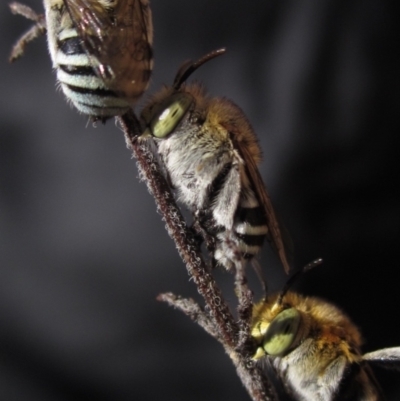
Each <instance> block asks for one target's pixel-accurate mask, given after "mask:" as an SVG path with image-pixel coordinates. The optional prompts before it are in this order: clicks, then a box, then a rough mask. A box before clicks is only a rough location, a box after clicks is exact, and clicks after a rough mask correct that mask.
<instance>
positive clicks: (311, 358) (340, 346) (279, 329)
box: [251, 287, 400, 401]
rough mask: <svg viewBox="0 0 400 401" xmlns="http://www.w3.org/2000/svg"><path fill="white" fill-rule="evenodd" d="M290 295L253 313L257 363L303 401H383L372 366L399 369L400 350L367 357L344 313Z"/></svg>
mask: <svg viewBox="0 0 400 401" xmlns="http://www.w3.org/2000/svg"><path fill="white" fill-rule="evenodd" d="M286 289H287V287H285V290H284V291H283V292H282V293H281V294H278V295H272V296H270V297H268V298H267V299H265V300H263V301H262V302H260V303H258V304H256V305H255V306H254V308H253V320H252V331H251V335H252V337H253V338H254V340H255V342H256V343H257V351H256V352H255V355H254V357H253V358H254V359H255V360H260V359H261V360H264V361H267V362H268V363H270V364H271V365H272V367H273V368H274V369H275V371H276V372H277V374H278V376H279V377H280V378H281V380H282V383H283V385H284V386H285V387H286V388H287V390H288V391H289V392H290V393H291V394H292V395H293V396H294V397H295V399H296V400H299V401H310V400H318V401H383V400H384V398H383V395H382V392H381V389H380V386H379V384H378V383H377V381H376V379H375V377H374V375H373V372H372V370H371V366H370V365H374V364H375V365H380V366H382V367H386V368H391V369H393V368H395V369H399V368H400V347H395V348H386V349H381V350H378V351H375V352H370V353H367V354H364V355H363V354H362V352H361V344H362V338H361V334H360V331H359V330H358V329H357V327H356V326H355V325H354V323H353V322H352V321H351V320H350V319H349V318H348V317H347V316H346V315H345V314H344V313H343V312H342V311H341V310H340V309H339V308H337V307H336V306H334V305H332V304H330V303H328V302H326V301H324V300H322V299H319V298H315V297H304V296H301V295H298V294H296V293H294V292H288V293H286Z"/></svg>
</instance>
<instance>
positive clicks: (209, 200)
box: [141, 72, 287, 269]
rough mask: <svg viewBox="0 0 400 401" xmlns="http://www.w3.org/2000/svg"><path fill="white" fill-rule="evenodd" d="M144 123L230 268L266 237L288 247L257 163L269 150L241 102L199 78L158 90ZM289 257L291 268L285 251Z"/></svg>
mask: <svg viewBox="0 0 400 401" xmlns="http://www.w3.org/2000/svg"><path fill="white" fill-rule="evenodd" d="M179 74H180V72H178V75H177V77H179V76H180V75H179ZM183 75H184V74H183ZM177 81H179V79H178V78H176V79H175V82H177ZM141 122H142V126H143V131H144V133H143V135H142V140H143V139H144V138H149V137H151V138H153V139H154V141H155V142H156V145H157V151H158V154H159V156H160V159H161V161H162V163H163V165H164V168H165V171H166V173H167V175H168V179H169V181H170V183H171V184H172V186H173V187H174V188H176V190H177V192H178V196H179V200H180V201H181V202H182V203H183V204H185V205H186V206H187V207H188V208H189V209H190V210H191V211H192V212H193V215H194V218H195V225H196V226H197V228H200V231H201V234H202V235H203V237H205V238H206V243H207V245H208V246H209V250H210V251H211V254H212V257H213V259H214V261H215V262H216V263H218V264H220V265H222V266H224V267H225V268H227V269H231V268H233V267H234V266H235V265H236V264H237V263H244V262H245V260H246V259H251V258H253V257H254V256H255V255H256V254H257V253H258V252H259V250H260V249H261V246H262V244H263V241H264V239H265V237H266V236H268V238H269V239H270V240H272V241H273V242H274V241H275V243H278V244H279V245H277V246H276V248H278V249H282V248H283V245H282V239H281V237H280V232H279V228H278V227H279V226H278V224H277V223H276V219H275V215H274V212H273V208H272V206H271V204H270V200H269V198H268V196H267V194H266V190H265V187H264V185H263V183H262V180H261V176H260V174H259V172H258V168H257V164H258V163H259V161H260V160H261V150H260V147H259V145H258V141H257V138H256V136H255V134H254V132H253V129H252V127H251V125H250V123H249V122H248V120H247V118H246V116H245V115H244V113H243V112H242V111H241V110H240V108H239V107H238V106H236V105H235V104H234V103H233V102H231V101H229V100H227V99H225V98H213V97H210V96H208V95H207V94H206V92H205V90H204V88H203V87H202V86H201V85H200V84H198V83H194V84H179V85H174V86H173V87H165V88H163V89H162V90H161V91H160V92H159V93H157V94H156V95H155V96H153V97H152V98H151V100H150V102H149V103H148V105H147V106H146V107H145V108H144V109H143V111H142V113H141ZM276 228H277V230H275V229H276ZM270 229H272V231H271V230H270ZM273 230H275V231H273ZM281 260H282V261H283V264H284V265H285V267H287V261H286V255H285V254H284V255H283V257H282V258H281Z"/></svg>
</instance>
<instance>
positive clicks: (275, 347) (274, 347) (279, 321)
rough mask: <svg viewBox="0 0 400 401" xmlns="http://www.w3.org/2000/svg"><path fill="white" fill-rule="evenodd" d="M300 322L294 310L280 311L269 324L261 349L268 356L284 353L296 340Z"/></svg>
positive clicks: (299, 317)
mask: <svg viewBox="0 0 400 401" xmlns="http://www.w3.org/2000/svg"><path fill="white" fill-rule="evenodd" d="M300 321H301V316H300V313H299V311H298V310H297V309H295V308H290V309H286V310H284V311H282V312H281V313H279V315H277V316H276V317H275V319H274V320H272V322H271V323H270V325H269V327H268V330H267V332H266V333H265V335H264V340H263V345H262V347H263V349H264V351H265V352H266V353H267V354H268V355H272V356H277V355H282V354H283V353H285V352H286V351H287V350H288V349H289V348H290V346H291V345H292V344H293V341H294V340H295V338H296V334H297V332H298V330H299V326H300Z"/></svg>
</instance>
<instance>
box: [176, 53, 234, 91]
mask: <svg viewBox="0 0 400 401" xmlns="http://www.w3.org/2000/svg"><path fill="white" fill-rule="evenodd" d="M225 52H226V48H224V47H223V48H222V49H218V50H214V51H212V52H210V53H207V54H206V55H205V56H203V57H201V58H199V59H198V60H197V61H195V62H192V60H188V61H185V62H184V63H183V64H182V65H181V67H180V68H179V70H178V72H177V73H176V76H175V79H174V83H173V85H172V86H173V87H174V89H175V90H178V89H179V88H180V87H181V85H182V84H183V83H184V82H185V81H186V80H187V79H188V78H189V77H190V75H192V74H193V73H194V72H195V71H196V70H197V69H198V68H199V67H201V66H202V65H203V64H205V63H206V62H207V61H210V60H212V59H213V58H215V57H218V56H221V55H222V54H224V53H225Z"/></svg>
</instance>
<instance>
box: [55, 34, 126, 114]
mask: <svg viewBox="0 0 400 401" xmlns="http://www.w3.org/2000/svg"><path fill="white" fill-rule="evenodd" d="M55 64H56V66H57V79H58V81H59V83H60V86H61V88H62V90H63V92H64V94H65V96H66V97H67V98H68V99H69V100H70V101H71V102H72V103H73V105H74V106H75V107H76V108H77V109H78V110H79V111H80V112H82V113H83V114H87V115H89V116H92V117H94V118H99V119H106V118H108V117H112V116H115V115H119V114H123V113H125V112H126V111H127V110H128V108H129V103H128V102H127V101H126V100H125V99H123V98H120V97H118V96H117V95H116V94H115V92H113V91H111V90H109V89H107V88H106V87H105V85H104V82H103V80H102V79H101V78H99V77H98V76H97V75H96V73H95V71H94V70H93V68H92V67H91V65H90V60H89V57H88V55H87V54H86V52H85V50H84V49H83V47H82V45H81V39H80V38H79V36H78V33H77V31H76V30H75V29H66V30H63V31H62V33H61V34H60V36H59V37H58V40H57V51H56V54H55Z"/></svg>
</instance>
